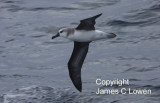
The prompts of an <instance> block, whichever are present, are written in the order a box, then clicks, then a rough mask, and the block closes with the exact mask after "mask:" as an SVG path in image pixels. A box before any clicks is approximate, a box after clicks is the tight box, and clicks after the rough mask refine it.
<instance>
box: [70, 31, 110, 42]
mask: <svg viewBox="0 0 160 103" xmlns="http://www.w3.org/2000/svg"><path fill="white" fill-rule="evenodd" d="M103 38H107V33H105V32H102V31H99V30H92V31H82V30H79V31H78V30H76V31H75V32H74V34H71V35H69V36H68V39H70V40H73V41H77V42H90V41H94V40H98V39H103Z"/></svg>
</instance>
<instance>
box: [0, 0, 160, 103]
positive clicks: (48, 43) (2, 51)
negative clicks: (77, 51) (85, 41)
mask: <svg viewBox="0 0 160 103" xmlns="http://www.w3.org/2000/svg"><path fill="white" fill-rule="evenodd" d="M98 13H103V15H102V16H101V17H100V18H98V19H97V24H96V28H97V29H99V30H102V31H106V32H114V33H116V34H117V37H116V38H115V39H112V40H102V41H96V42H93V43H91V44H90V48H89V52H88V54H87V58H86V60H85V62H84V65H83V69H82V81H83V91H82V93H79V92H78V91H77V90H76V89H75V87H74V86H73V84H72V82H71V80H70V78H69V74H68V69H67V62H68V60H69V58H70V55H71V52H72V48H73V43H72V42H71V41H68V40H66V39H64V38H57V39H55V40H51V37H52V36H53V35H54V34H55V33H57V30H58V29H59V28H62V27H75V26H77V25H78V24H79V20H81V19H84V18H87V17H90V16H94V15H96V14H98ZM159 74H160V0H81V1H80V0H0V103H128V102H130V103H159V101H160V75H159ZM97 78H102V79H105V80H114V79H123V78H125V79H129V80H130V85H129V86H127V87H126V88H134V89H144V88H145V89H151V90H152V94H149V95H144V94H143V95H129V94H126V95H122V94H118V95H109V94H104V95H97V94H96V92H97V88H103V89H106V88H107V89H120V88H122V87H117V86H113V87H105V86H97V85H96V83H95V82H96V79H97Z"/></svg>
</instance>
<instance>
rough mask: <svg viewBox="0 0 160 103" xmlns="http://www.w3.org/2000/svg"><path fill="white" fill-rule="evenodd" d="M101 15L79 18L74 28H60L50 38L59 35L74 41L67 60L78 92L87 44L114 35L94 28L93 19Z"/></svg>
mask: <svg viewBox="0 0 160 103" xmlns="http://www.w3.org/2000/svg"><path fill="white" fill-rule="evenodd" d="M101 15H102V13H101V14H98V15H96V16H93V17H90V18H86V19H83V20H81V21H80V24H79V25H78V26H77V27H76V28H62V29H60V30H59V31H58V33H57V34H56V35H54V36H53V37H52V39H54V38H56V37H59V36H61V37H65V38H67V39H70V40H72V41H74V49H73V52H72V55H71V58H70V60H69V62H68V70H69V75H70V78H71V80H72V82H73V84H74V86H75V87H76V88H77V89H78V90H79V91H80V92H81V91H82V81H81V68H82V65H83V62H84V59H85V57H86V55H87V52H88V48H89V44H90V43H91V42H92V41H95V40H99V39H110V38H114V37H116V35H115V34H114V33H106V32H103V31H100V30H95V27H94V25H95V24H96V22H95V20H96V18H98V17H99V16H101Z"/></svg>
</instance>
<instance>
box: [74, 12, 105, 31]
mask: <svg viewBox="0 0 160 103" xmlns="http://www.w3.org/2000/svg"><path fill="white" fill-rule="evenodd" d="M101 15H102V13H101V14H98V15H96V16H93V17H90V18H87V19H83V20H81V21H80V24H79V25H78V27H77V28H76V30H95V27H94V25H95V24H96V22H95V20H96V18H98V17H99V16H101Z"/></svg>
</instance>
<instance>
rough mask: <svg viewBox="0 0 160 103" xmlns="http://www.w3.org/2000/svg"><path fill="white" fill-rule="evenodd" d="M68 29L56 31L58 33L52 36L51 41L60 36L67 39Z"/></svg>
mask: <svg viewBox="0 0 160 103" xmlns="http://www.w3.org/2000/svg"><path fill="white" fill-rule="evenodd" d="M68 32H69V31H68V29H67V28H62V29H60V30H59V31H58V33H57V34H56V35H54V36H53V37H52V39H54V38H56V37H59V36H61V37H65V38H66V37H68Z"/></svg>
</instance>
